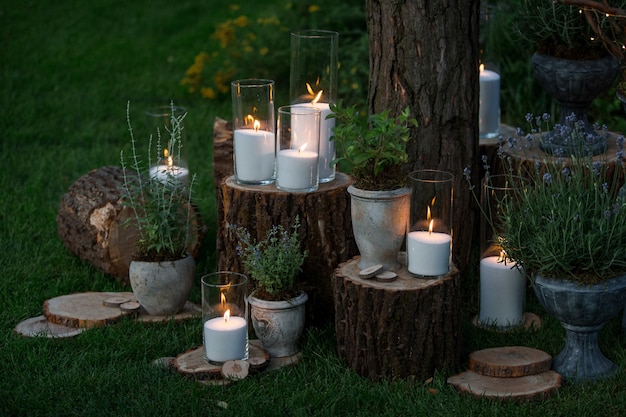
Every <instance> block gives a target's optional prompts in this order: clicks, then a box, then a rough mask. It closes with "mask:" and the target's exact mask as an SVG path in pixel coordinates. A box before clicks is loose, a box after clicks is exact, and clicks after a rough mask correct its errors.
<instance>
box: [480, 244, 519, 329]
mask: <svg viewBox="0 0 626 417" xmlns="http://www.w3.org/2000/svg"><path fill="white" fill-rule="evenodd" d="M515 265H516V264H515V263H513V262H511V261H509V262H506V263H505V262H502V255H500V256H487V257H485V258H483V259H481V260H480V310H479V314H478V321H479V322H480V323H481V324H485V325H492V324H495V325H496V326H499V327H507V326H516V325H519V324H521V322H522V320H523V316H524V299H525V295H526V278H525V276H524V272H523V270H522V269H521V268H516V267H515Z"/></svg>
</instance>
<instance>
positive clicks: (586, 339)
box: [533, 275, 626, 382]
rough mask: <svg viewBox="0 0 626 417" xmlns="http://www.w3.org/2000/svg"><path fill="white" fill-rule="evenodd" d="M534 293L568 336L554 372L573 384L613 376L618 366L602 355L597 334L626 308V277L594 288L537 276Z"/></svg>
mask: <svg viewBox="0 0 626 417" xmlns="http://www.w3.org/2000/svg"><path fill="white" fill-rule="evenodd" d="M533 289H534V291H535V294H536V295H537V298H538V300H539V302H540V303H541V305H542V306H543V307H544V308H545V309H546V311H547V312H548V313H550V314H551V315H553V316H554V317H555V318H556V319H557V320H559V321H560V322H561V325H562V326H563V327H564V328H565V332H566V335H567V339H566V342H565V347H564V348H563V350H562V351H561V352H560V353H559V354H558V355H557V356H556V357H554V359H553V361H552V367H553V369H554V370H555V371H557V372H558V373H560V374H561V375H563V377H564V378H566V379H570V380H572V381H574V382H582V381H593V380H599V379H604V378H607V377H609V376H610V375H611V374H613V373H614V372H615V370H616V369H617V365H616V364H615V363H613V362H612V361H611V360H609V359H608V358H607V357H605V356H604V355H603V354H602V351H601V350H600V347H599V345H598V332H599V331H600V329H601V328H602V326H603V325H604V323H605V322H606V321H608V320H610V319H611V318H613V317H614V316H616V315H617V314H618V313H619V312H620V311H621V310H622V309H623V308H624V299H625V297H626V275H624V276H621V277H618V278H613V279H610V280H608V281H605V282H603V283H600V284H595V285H580V284H578V283H575V282H572V281H567V280H563V279H554V278H545V277H542V276H537V277H536V278H535V282H534V284H533Z"/></svg>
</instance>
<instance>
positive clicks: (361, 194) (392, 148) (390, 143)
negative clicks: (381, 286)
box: [329, 101, 417, 271]
mask: <svg viewBox="0 0 626 417" xmlns="http://www.w3.org/2000/svg"><path fill="white" fill-rule="evenodd" d="M331 111H332V112H333V113H332V114H331V115H330V116H329V117H334V118H336V124H335V127H334V129H333V132H334V136H333V137H332V140H333V141H335V144H336V149H337V154H338V155H339V156H338V157H337V158H336V159H335V160H334V163H342V162H343V163H346V164H347V165H348V166H349V170H350V173H351V174H352V176H353V177H354V183H353V184H352V185H351V186H350V187H348V192H349V193H350V197H351V216H352V229H353V232H354V238H355V241H356V244H357V246H358V248H359V252H360V254H361V259H360V261H359V268H361V269H365V268H369V267H371V266H374V265H381V266H382V267H383V268H385V269H388V270H392V271H393V270H397V269H398V268H399V267H400V264H399V262H398V260H397V257H398V252H399V250H400V248H401V246H402V243H403V241H404V238H405V234H406V231H407V225H408V222H409V204H410V198H409V197H410V189H409V188H407V187H406V175H407V172H406V171H405V164H406V162H407V161H408V155H407V153H406V143H407V142H408V141H409V138H410V126H417V121H416V120H415V119H412V118H410V111H409V108H408V107H407V108H406V109H405V110H404V111H403V112H402V113H400V114H399V115H398V116H397V117H392V116H390V115H389V111H388V110H387V111H384V112H382V113H377V114H372V115H370V116H369V117H368V118H367V119H364V118H363V117H362V116H361V115H360V113H359V111H358V110H357V108H356V106H351V107H343V105H342V103H341V101H340V102H339V103H338V104H337V105H333V104H331Z"/></svg>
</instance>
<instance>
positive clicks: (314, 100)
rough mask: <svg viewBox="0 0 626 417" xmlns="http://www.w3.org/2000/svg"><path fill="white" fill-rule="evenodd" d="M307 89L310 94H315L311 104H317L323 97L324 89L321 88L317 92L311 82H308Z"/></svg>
mask: <svg viewBox="0 0 626 417" xmlns="http://www.w3.org/2000/svg"><path fill="white" fill-rule="evenodd" d="M317 82H318V83H319V79H318V80H317ZM306 91H307V92H308V93H309V94H310V95H312V96H315V98H314V99H313V100H311V104H315V103H317V102H318V101H320V99H321V98H322V93H323V92H324V90H320V91H319V92H318V93H315V90H313V87H311V84H309V83H306Z"/></svg>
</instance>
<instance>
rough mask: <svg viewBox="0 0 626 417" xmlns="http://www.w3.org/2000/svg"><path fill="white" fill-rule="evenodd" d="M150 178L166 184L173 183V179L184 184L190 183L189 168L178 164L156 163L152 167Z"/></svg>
mask: <svg viewBox="0 0 626 417" xmlns="http://www.w3.org/2000/svg"><path fill="white" fill-rule="evenodd" d="M150 178H154V179H156V180H157V181H159V182H160V183H161V184H164V185H168V183H171V182H172V181H178V182H180V183H182V184H184V185H189V169H187V168H185V167H179V166H176V165H173V166H168V165H165V164H161V165H155V166H153V167H150Z"/></svg>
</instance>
